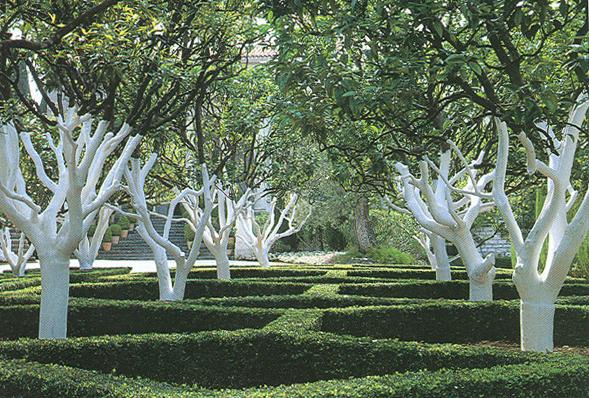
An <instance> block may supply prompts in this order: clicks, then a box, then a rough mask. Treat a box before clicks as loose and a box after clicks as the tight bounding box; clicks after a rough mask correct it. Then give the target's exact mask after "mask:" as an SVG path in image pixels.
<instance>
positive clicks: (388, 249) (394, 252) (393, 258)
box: [367, 246, 415, 264]
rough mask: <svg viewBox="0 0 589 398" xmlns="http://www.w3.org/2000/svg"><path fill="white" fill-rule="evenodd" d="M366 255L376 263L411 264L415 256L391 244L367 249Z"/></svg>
mask: <svg viewBox="0 0 589 398" xmlns="http://www.w3.org/2000/svg"><path fill="white" fill-rule="evenodd" d="M367 254H368V257H369V258H370V259H372V260H373V261H376V262H378V263H390V264H412V263H414V262H415V258H413V256H412V255H411V254H408V253H404V252H402V251H400V250H399V249H397V248H395V247H393V246H377V247H373V248H371V249H370V250H369V251H368V253H367Z"/></svg>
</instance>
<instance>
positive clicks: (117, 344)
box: [0, 330, 538, 388]
mask: <svg viewBox="0 0 589 398" xmlns="http://www.w3.org/2000/svg"><path fill="white" fill-rule="evenodd" d="M287 332H288V331H287ZM0 355H1V356H3V357H5V358H24V359H27V360H29V361H34V362H41V363H55V364H59V365H67V366H74V367H78V368H83V369H91V370H99V371H102V372H105V373H108V372H116V373H118V374H122V375H125V376H141V377H147V378H150V379H154V380H158V381H164V382H170V383H186V384H197V385H199V386H205V387H215V388H218V387H222V388H231V387H236V388H237V387H247V386H256V385H264V384H265V385H279V384H293V383H300V382H308V381H316V380H324V379H332V378H337V379H339V378H347V377H352V376H354V377H359V376H366V375H383V374H387V373H393V372H405V371H417V370H422V369H428V370H436V369H441V368H481V367H490V366H497V365H506V364H516V363H523V362H526V361H529V360H533V359H534V358H537V357H538V356H536V355H525V354H522V353H519V352H506V351H502V350H497V349H488V348H465V347H461V346H455V345H427V344H419V343H413V342H411V343H409V342H400V341H394V340H384V341H373V340H371V339H367V338H362V339H358V338H352V337H345V336H336V335H331V334H325V333H308V334H305V335H304V336H300V335H295V334H290V333H276V332H266V331H255V330H243V331H236V332H226V331H215V332H203V333H197V334H191V335H177V334H172V335H153V334H151V335H141V336H113V337H100V338H90V339H87V338H85V339H70V340H67V341H39V340H19V341H16V342H6V343H2V344H0ZM178 369H182V371H181V372H179V371H178Z"/></svg>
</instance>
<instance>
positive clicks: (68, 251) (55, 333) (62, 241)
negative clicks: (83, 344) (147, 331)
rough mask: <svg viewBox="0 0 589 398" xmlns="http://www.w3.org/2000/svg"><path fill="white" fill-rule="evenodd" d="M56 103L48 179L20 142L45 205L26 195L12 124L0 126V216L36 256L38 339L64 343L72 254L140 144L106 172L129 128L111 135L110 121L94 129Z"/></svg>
mask: <svg viewBox="0 0 589 398" xmlns="http://www.w3.org/2000/svg"><path fill="white" fill-rule="evenodd" d="M62 105H63V106H62V107H60V108H63V114H59V115H51V116H52V117H53V116H54V117H55V119H56V124H57V131H56V133H58V134H59V137H60V140H59V142H58V143H57V144H56V143H55V141H54V139H53V136H52V135H51V134H47V135H46V136H45V138H46V147H44V149H43V151H44V153H45V152H50V153H52V154H53V155H54V158H55V163H54V167H53V169H52V170H53V171H54V173H53V175H52V176H51V177H50V176H49V175H48V174H47V171H46V170H45V165H44V164H43V162H44V160H45V158H44V157H42V156H41V155H40V153H39V152H38V150H37V149H36V148H35V145H34V144H33V141H32V139H31V134H30V133H26V132H22V133H20V144H22V146H23V147H24V149H25V150H26V152H27V154H28V155H29V158H30V161H31V163H32V164H33V166H34V170H35V175H36V177H37V180H38V182H39V183H40V184H38V185H35V189H39V186H42V187H44V188H45V190H46V191H47V192H48V193H49V200H48V201H47V204H46V206H45V207H42V206H40V205H39V204H37V203H35V201H34V200H33V198H31V197H30V196H29V194H28V193H27V187H26V183H27V182H26V181H25V179H24V176H23V173H22V171H21V169H20V148H19V147H20V145H19V134H18V132H17V131H16V128H15V126H14V124H11V123H9V124H6V125H4V126H0V127H2V130H3V131H2V133H1V134H0V165H1V167H0V211H1V212H2V213H4V214H5V215H6V217H7V218H8V219H9V220H10V221H11V222H12V224H14V225H15V226H16V227H17V228H18V229H19V230H21V231H23V233H25V234H26V236H27V237H28V238H29V239H30V241H31V243H32V244H33V246H34V247H35V248H36V250H37V253H38V257H39V260H40V263H41V290H42V292H41V310H40V317H39V319H40V321H39V337H40V338H44V339H53V338H58V339H60V338H65V337H66V333H67V301H68V295H69V289H68V286H69V259H70V256H71V255H72V254H73V253H74V250H75V249H76V247H77V246H78V245H79V243H80V240H81V238H82V237H83V236H84V235H85V234H86V232H87V231H88V229H89V228H90V225H91V224H92V222H93V221H94V217H95V215H96V213H97V211H98V209H100V208H101V207H102V206H103V205H104V204H105V203H106V202H107V201H108V200H109V198H110V197H111V196H112V195H113V194H114V193H116V192H117V191H118V190H119V187H120V179H121V177H122V173H123V167H124V165H126V163H127V161H128V160H129V158H130V157H131V155H132V154H133V151H134V150H135V148H136V147H137V145H138V144H139V141H140V139H141V137H140V136H135V137H133V138H130V139H128V140H127V143H126V144H125V147H124V149H123V150H122V151H121V155H120V156H119V157H118V158H117V159H116V160H115V162H114V164H113V165H112V167H111V168H110V169H108V172H107V173H105V169H104V166H105V163H106V161H107V160H108V158H109V156H110V155H111V154H112V153H113V152H114V151H115V150H117V148H118V147H119V145H120V144H121V143H122V142H123V141H124V140H125V139H127V137H128V135H129V133H130V131H131V130H130V126H129V125H127V124H123V126H122V127H121V128H120V130H119V131H118V132H117V133H116V134H115V133H111V132H109V133H107V132H106V129H107V126H108V122H106V121H101V122H99V123H98V124H97V125H96V126H95V128H93V125H92V117H91V115H89V114H86V115H79V114H78V108H77V107H75V106H72V107H70V106H68V104H67V101H64V102H63V103H62ZM54 178H55V180H54ZM99 181H101V183H100V184H99Z"/></svg>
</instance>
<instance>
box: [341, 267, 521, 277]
mask: <svg viewBox="0 0 589 398" xmlns="http://www.w3.org/2000/svg"><path fill="white" fill-rule="evenodd" d="M348 276H360V277H369V278H390V279H430V280H435V279H436V272H435V271H432V270H429V269H402V268H399V269H394V270H361V271H349V272H348ZM452 279H461V280H467V279H468V274H467V273H466V271H455V270H452ZM495 279H511V273H503V272H498V273H497V274H496V276H495Z"/></svg>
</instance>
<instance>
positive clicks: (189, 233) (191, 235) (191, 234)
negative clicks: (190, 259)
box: [184, 224, 194, 242]
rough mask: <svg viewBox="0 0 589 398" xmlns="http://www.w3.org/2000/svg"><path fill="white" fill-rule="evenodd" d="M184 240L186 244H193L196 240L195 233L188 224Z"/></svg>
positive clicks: (185, 228)
mask: <svg viewBox="0 0 589 398" xmlns="http://www.w3.org/2000/svg"><path fill="white" fill-rule="evenodd" d="M184 239H185V240H186V242H192V241H193V240H194V231H193V230H192V228H190V225H188V224H184Z"/></svg>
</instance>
